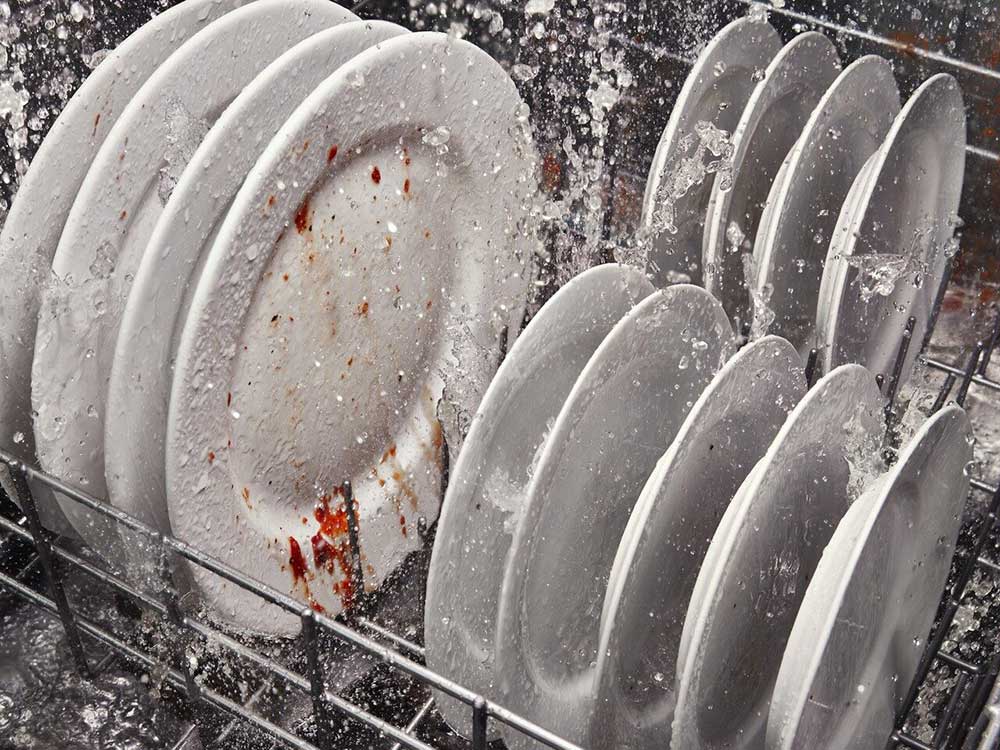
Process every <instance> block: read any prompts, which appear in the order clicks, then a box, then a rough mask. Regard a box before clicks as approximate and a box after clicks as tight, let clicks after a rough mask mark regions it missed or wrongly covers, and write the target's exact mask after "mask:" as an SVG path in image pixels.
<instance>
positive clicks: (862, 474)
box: [670, 365, 885, 748]
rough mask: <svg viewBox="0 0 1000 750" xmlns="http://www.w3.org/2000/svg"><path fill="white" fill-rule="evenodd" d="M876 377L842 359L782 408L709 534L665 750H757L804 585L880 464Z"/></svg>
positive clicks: (686, 626)
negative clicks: (770, 437) (764, 446)
mask: <svg viewBox="0 0 1000 750" xmlns="http://www.w3.org/2000/svg"><path fill="white" fill-rule="evenodd" d="M884 429H885V428H884V424H883V419H882V397H881V394H880V393H879V389H878V387H877V386H876V385H875V376H874V375H873V374H872V373H870V372H869V371H868V370H866V369H865V368H863V367H861V366H859V365H845V366H843V367H840V368H838V369H836V370H834V371H833V372H831V373H830V374H829V375H827V376H826V377H825V378H823V379H822V380H820V381H819V382H818V383H817V384H816V385H815V386H814V387H813V388H812V389H811V390H810V391H809V393H808V394H807V395H806V397H805V398H804V399H802V401H801V402H800V403H799V405H798V406H797V407H796V408H795V410H794V411H792V413H791V414H790V415H789V416H788V419H787V420H786V421H785V424H784V425H783V426H782V428H781V431H780V432H779V433H778V436H777V437H776V438H775V439H774V442H773V443H772V444H771V447H770V448H769V449H768V451H767V453H766V454H765V456H764V458H762V459H761V460H760V462H758V464H757V466H756V467H755V469H754V471H753V472H752V474H751V475H750V476H749V477H748V479H747V480H746V481H745V482H744V484H743V485H742V486H741V487H740V490H739V492H738V493H737V497H736V499H734V501H733V502H732V504H730V506H729V508H728V509H727V510H726V513H725V515H724V516H723V519H722V521H721V522H720V523H719V527H718V529H717V531H716V532H715V535H714V536H713V537H712V542H711V544H710V545H709V551H708V553H707V554H706V559H705V563H704V564H703V565H702V569H701V571H700V572H699V574H698V579H697V582H696V583H695V587H694V590H693V592H692V595H691V601H690V603H689V605H688V610H687V616H686V618H685V622H684V629H683V632H682V634H681V642H680V649H679V651H678V661H677V687H676V695H677V704H676V708H675V713H674V723H673V731H672V740H671V743H670V746H671V747H674V748H700V747H728V748H756V747H760V746H761V744H762V743H763V741H764V732H765V726H766V722H767V714H768V706H769V703H770V697H771V690H772V689H773V686H774V679H775V676H776V674H777V671H778V667H779V666H780V663H781V655H782V651H783V646H784V642H785V641H786V640H787V638H788V634H789V632H790V631H791V628H792V623H793V622H794V620H795V615H796V613H797V611H798V608H799V603H800V602H801V600H802V596H803V595H804V594H805V588H806V585H807V583H808V581H809V579H810V577H811V576H812V574H813V571H814V570H815V568H816V564H817V563H818V561H819V558H820V555H821V553H822V551H823V548H824V547H825V546H826V543H827V542H828V541H829V539H830V536H831V535H832V534H833V530H834V528H835V527H836V525H837V522H838V521H839V520H840V518H841V517H842V516H843V514H844V513H845V512H846V511H847V508H848V507H849V506H850V503H851V501H852V500H854V498H855V497H856V496H857V495H858V494H860V491H861V488H862V487H863V484H864V482H865V481H866V480H867V479H868V478H870V476H872V475H874V474H875V473H877V472H878V471H879V470H880V469H881V466H880V459H879V458H878V456H879V448H880V445H881V438H882V432H883V431H884Z"/></svg>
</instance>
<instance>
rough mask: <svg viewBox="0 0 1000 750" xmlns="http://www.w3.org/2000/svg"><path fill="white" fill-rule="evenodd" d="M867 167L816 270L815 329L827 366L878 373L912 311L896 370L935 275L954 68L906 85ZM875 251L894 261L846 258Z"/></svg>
mask: <svg viewBox="0 0 1000 750" xmlns="http://www.w3.org/2000/svg"><path fill="white" fill-rule="evenodd" d="M871 170H872V171H871V175H870V177H869V178H868V180H866V182H865V184H864V185H863V187H862V188H861V190H862V193H861V194H860V195H859V196H858V198H857V201H858V205H857V208H856V211H855V212H854V213H853V215H851V216H850V217H849V218H850V223H849V227H848V228H847V229H846V231H844V233H843V235H842V238H843V244H842V245H841V246H840V247H839V248H834V247H833V245H831V252H830V255H829V256H828V258H827V268H828V269H830V270H829V271H828V272H827V273H825V274H824V286H826V285H829V286H830V290H829V293H828V299H829V302H828V304H827V305H825V306H821V307H820V308H819V309H818V310H817V332H818V336H819V341H820V343H821V344H822V345H823V347H824V348H823V356H824V364H825V366H826V367H827V368H828V369H829V368H832V367H836V366H837V365H838V364H841V363H843V362H857V363H859V364H863V365H865V366H866V367H868V368H869V369H870V370H872V371H873V372H881V373H884V374H886V375H887V376H888V375H889V374H890V371H891V369H892V366H893V363H894V361H895V358H896V353H897V351H898V349H899V345H900V342H901V341H902V337H903V329H904V328H905V326H906V321H907V318H909V316H911V315H913V316H915V317H916V319H917V323H916V326H915V328H914V331H913V338H912V342H913V343H912V345H911V346H910V347H909V349H908V351H907V359H906V361H905V363H904V366H903V370H902V377H903V379H905V378H907V377H908V376H909V373H910V371H911V370H912V368H913V362H914V361H915V360H916V357H917V354H918V353H919V349H920V342H922V341H923V340H924V335H925V333H926V331H927V326H928V322H929V318H930V314H931V308H932V307H933V304H934V299H935V296H936V294H937V291H938V287H939V286H940V284H941V280H942V278H943V277H944V272H945V267H946V265H947V263H948V256H947V253H946V251H947V249H948V242H949V240H951V238H952V235H953V234H954V228H955V219H956V217H957V215H958V213H957V212H958V205H959V201H960V199H961V196H962V178H963V175H964V171H965V106H964V104H963V102H962V93H961V91H960V89H959V86H958V83H957V82H956V81H955V79H954V78H952V77H951V76H950V75H947V74H945V73H941V74H938V75H936V76H933V77H932V78H929V79H928V80H927V81H925V82H924V83H923V84H922V85H921V86H920V88H918V89H917V90H916V91H915V92H914V93H913V95H912V96H911V97H910V99H909V101H907V102H906V105H905V106H904V107H903V110H902V111H901V112H900V113H899V116H898V117H897V118H896V120H895V122H894V123H893V125H892V129H891V130H890V131H889V135H888V136H887V137H886V141H885V145H883V146H882V148H881V149H879V151H878V156H877V158H876V159H875V161H874V163H873V164H872V165H871ZM880 256H881V259H882V260H885V259H889V258H890V257H891V258H893V259H894V260H896V261H898V262H899V263H900V264H901V265H902V268H899V267H898V266H897V268H896V269H893V270H890V271H889V273H888V275H885V274H884V273H882V272H876V270H875V269H872V270H871V271H868V272H866V273H864V274H862V273H859V270H858V268H857V267H856V266H853V265H851V263H850V262H849V261H848V258H851V257H853V258H854V259H855V261H857V260H858V259H859V258H862V257H868V258H870V260H871V261H872V262H874V263H876V264H878V265H879V266H882V267H883V268H885V266H884V263H880ZM893 277H895V278H893ZM823 291H826V290H823ZM823 298H824V296H823V295H822V294H821V297H820V299H821V300H822V299H823Z"/></svg>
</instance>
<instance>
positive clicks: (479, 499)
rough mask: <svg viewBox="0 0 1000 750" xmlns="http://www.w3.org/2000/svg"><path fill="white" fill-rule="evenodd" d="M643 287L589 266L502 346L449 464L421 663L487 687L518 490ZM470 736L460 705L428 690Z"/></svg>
mask: <svg viewBox="0 0 1000 750" xmlns="http://www.w3.org/2000/svg"><path fill="white" fill-rule="evenodd" d="M652 291H653V285H652V284H651V283H650V282H649V281H648V280H647V279H646V277H645V276H644V275H642V273H641V272H639V271H638V270H635V269H632V268H629V267H627V266H619V265H615V264H606V265H602V266H597V267H596V268H592V269H590V270H588V271H584V272H583V273H581V274H580V275H578V276H576V277H575V278H573V279H572V280H571V281H570V282H569V283H568V284H566V286H564V287H563V288H562V289H560V290H559V291H558V292H556V294H555V295H554V296H553V297H552V298H551V299H550V300H549V301H548V302H546V303H545V305H544V306H543V307H542V309H541V310H539V311H538V313H537V314H536V315H535V317H534V318H532V320H531V323H529V324H528V327H527V328H525V329H524V331H523V332H522V333H521V335H520V336H519V337H518V339H517V342H516V343H515V344H514V346H513V348H512V349H511V350H510V352H509V353H508V354H507V358H506V359H505V360H504V362H503V364H502V365H501V366H500V369H499V370H497V374H496V377H494V378H493V381H492V382H491V383H490V387H489V390H487V391H486V395H485V396H484V397H483V402H482V404H481V405H480V407H479V411H478V412H477V413H476V417H475V419H474V420H473V423H472V428H471V429H470V430H469V434H468V436H467V437H466V439H465V443H464V445H463V447H462V452H461V453H460V454H459V456H458V462H457V463H456V464H455V466H454V468H453V469H452V470H451V473H450V476H449V481H448V492H447V494H446V495H445V498H444V503H443V505H442V507H441V517H440V518H439V519H438V527H437V535H436V537H435V540H434V553H433V554H432V555H431V564H430V571H429V572H428V575H427V599H426V604H425V608H424V623H425V626H424V633H425V635H424V639H425V643H424V648H425V650H426V653H427V666H429V667H430V668H431V669H434V670H435V671H436V672H438V673H439V674H443V675H445V676H447V677H449V678H450V679H452V680H455V681H456V682H458V683H459V684H461V685H465V686H466V687H467V688H469V689H470V690H475V691H477V692H479V693H482V694H483V695H489V696H492V695H495V694H496V686H495V677H494V673H493V662H494V651H495V649H494V642H493V636H494V634H495V632H496V616H497V597H498V596H499V593H500V584H501V582H502V579H503V572H504V565H505V561H506V559H507V551H508V550H509V549H510V542H511V539H512V537H513V534H514V531H515V530H516V529H517V527H518V525H519V522H520V519H521V510H522V504H523V501H524V495H525V491H526V490H527V488H528V483H529V481H530V480H531V477H532V475H533V474H534V470H535V461H536V459H537V458H539V454H540V449H541V448H542V446H543V444H544V442H545V438H546V436H547V435H548V433H549V430H551V429H552V425H553V423H554V422H555V418H556V416H557V415H558V414H559V409H560V408H561V407H562V405H563V402H564V401H565V400H566V396H567V395H568V394H569V392H570V389H571V388H572V387H573V384H574V383H575V382H576V379H577V377H578V376H579V374H580V372H581V371H582V370H583V368H584V366H585V365H586V364H587V362H588V361H589V360H590V358H591V356H592V355H593V353H594V351H595V350H596V349H597V347H598V346H599V345H600V343H601V342H602V341H603V340H604V337H605V336H606V335H607V334H608V333H609V332H610V331H611V329H612V327H613V326H614V325H615V324H616V323H617V322H618V321H619V320H621V319H622V317H624V316H625V314H626V313H627V312H628V311H629V310H631V309H632V308H633V307H634V306H635V305H636V304H637V303H638V302H639V301H640V300H641V299H643V298H644V297H647V296H648V295H649V294H651V293H652ZM437 707H438V710H439V711H440V712H441V714H442V715H443V716H444V718H445V719H446V720H447V721H448V723H449V724H450V725H451V726H452V727H453V728H455V729H456V730H458V731H460V732H461V733H462V734H464V735H465V736H471V734H470V733H471V728H472V723H471V714H470V712H469V708H468V706H466V704H464V703H461V702H459V701H456V700H455V699H453V698H449V697H448V696H446V695H444V694H442V693H438V694H437Z"/></svg>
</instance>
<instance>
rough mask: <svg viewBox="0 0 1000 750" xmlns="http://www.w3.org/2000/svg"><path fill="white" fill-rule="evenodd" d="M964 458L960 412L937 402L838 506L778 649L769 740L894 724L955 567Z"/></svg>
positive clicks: (967, 453) (801, 739)
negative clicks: (879, 470)
mask: <svg viewBox="0 0 1000 750" xmlns="http://www.w3.org/2000/svg"><path fill="white" fill-rule="evenodd" d="M971 460H972V428H971V426H970V424H969V420H968V418H967V417H966V415H965V412H964V411H963V410H962V409H961V408H960V407H958V406H954V405H953V406H949V407H947V408H945V409H942V410H941V411H939V412H938V413H937V414H935V415H934V416H933V417H931V418H930V419H928V420H927V421H926V422H925V423H924V424H923V426H922V427H921V428H920V430H919V431H918V432H917V433H916V434H915V435H914V436H913V438H912V439H911V440H910V442H909V444H908V445H907V446H906V448H905V449H904V450H903V451H902V453H901V454H900V456H899V461H898V463H896V465H895V466H893V467H892V469H891V470H890V471H889V472H888V474H887V475H885V476H883V477H881V478H880V480H879V482H878V483H877V484H876V485H875V486H873V487H872V488H871V489H870V490H869V491H868V492H866V493H865V495H864V496H863V497H862V498H860V499H859V500H857V501H856V502H855V503H854V505H852V506H851V509H850V510H849V511H848V512H847V515H845V516H844V519H843V521H841V523H840V526H838V527H837V530H836V532H834V535H833V537H832V538H831V539H830V544H829V545H828V546H827V548H826V551H825V552H824V553H823V557H822V559H821V560H820V562H819V565H818V566H817V568H816V575H815V576H814V577H813V579H812V581H810V583H809V588H808V589H807V590H806V594H805V598H804V599H803V600H802V606H801V608H800V610H799V615H798V617H797V618H796V619H795V626H794V627H793V628H792V632H791V635H790V637H789V639H788V646H787V647H786V648H785V655H784V658H783V659H782V662H781V669H780V670H779V671H778V679H777V684H776V685H775V689H774V697H773V699H772V702H771V715H770V718H769V719H768V724H767V747H768V749H769V750H800V749H801V750H806V749H807V748H810V749H811V748H819V747H829V748H841V747H843V748H848V747H882V746H883V745H884V744H885V742H886V740H887V738H888V737H889V735H891V734H892V729H893V723H894V721H895V718H896V714H897V712H898V711H899V709H900V707H901V705H900V704H901V702H902V699H903V697H904V696H905V694H906V691H907V690H908V689H909V687H910V683H911V682H912V681H913V677H914V675H915V674H916V671H917V665H918V663H919V661H920V658H921V656H922V655H923V652H924V648H925V646H926V643H927V637H928V635H929V634H930V630H931V626H932V625H933V624H934V615H935V612H936V611H937V606H938V603H939V601H940V599H941V592H942V591H943V590H944V587H945V581H946V580H947V578H948V571H949V570H950V568H951V560H952V555H953V554H954V551H955V544H956V542H957V541H958V532H959V529H960V528H961V525H962V514H963V510H964V508H965V502H966V496H967V495H968V491H969V478H968V476H967V473H966V466H967V464H968V463H969V461H971ZM830 706H836V707H837V710H836V711H830V710H829V707H830Z"/></svg>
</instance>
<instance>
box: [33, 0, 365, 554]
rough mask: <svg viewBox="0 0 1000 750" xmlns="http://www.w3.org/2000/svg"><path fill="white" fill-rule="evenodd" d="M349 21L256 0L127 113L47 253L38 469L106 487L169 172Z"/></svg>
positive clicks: (202, 37)
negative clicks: (115, 388) (265, 78)
mask: <svg viewBox="0 0 1000 750" xmlns="http://www.w3.org/2000/svg"><path fill="white" fill-rule="evenodd" d="M354 19H356V16H354V14H352V13H350V12H349V11H347V10H345V9H343V8H341V7H340V6H339V5H336V4H334V3H331V2H327V0H288V1H287V2H286V0H257V2H254V3H252V4H251V5H248V6H246V7H244V8H241V9H239V10H236V11H233V12H232V13H229V14H227V15H226V16H225V17H223V18H221V19H219V20H218V21H216V22H215V23H213V24H212V25H211V26H209V27H208V28H206V29H204V30H203V31H201V32H200V33H198V34H197V35H195V36H194V37H192V38H191V39H190V40H188V41H187V42H186V43H185V44H184V45H183V46H182V47H181V48H180V49H178V50H177V51H176V52H175V53H174V54H173V55H171V56H170V57H169V58H168V59H167V60H166V62H164V63H163V65H161V66H160V67H159V69H158V70H157V71H156V72H155V73H154V74H153V75H152V76H150V78H149V80H148V81H146V83H145V84H144V85H143V86H142V88H141V89H140V90H139V92H138V93H137V94H136V95H135V98H133V100H132V101H131V102H130V103H129V105H128V107H127V108H126V109H125V111H124V112H122V115H121V117H120V118H119V119H118V122H117V123H115V126H114V128H113V129H112V131H111V133H109V134H108V137H107V139H106V140H105V142H104V144H103V145H102V146H101V149H100V151H99V152H98V153H97V156H96V157H95V158H94V162H93V164H92V165H91V168H90V171H89V172H88V173H87V178H86V180H85V182H84V185H83V188H82V189H81V191H80V194H79V195H78V196H77V199H76V201H75V202H74V203H73V209H72V211H70V214H69V218H68V219H67V220H66V227H65V230H64V231H63V235H62V239H60V241H59V247H58V248H57V250H56V254H55V257H54V258H53V260H52V271H53V274H54V275H55V277H57V278H56V279H55V280H53V281H52V282H51V283H50V284H49V286H48V288H47V289H46V290H45V291H44V292H43V294H42V306H41V310H40V312H39V317H38V332H37V336H36V344H37V345H36V348H35V360H34V363H33V365H32V383H31V398H32V405H33V407H34V409H35V411H36V412H37V416H36V417H35V442H36V445H37V451H38V458H39V461H40V462H41V465H42V467H43V468H44V469H46V470H47V471H49V472H51V473H53V474H55V475H56V476H58V477H60V478H61V479H64V480H66V481H68V482H70V483H71V484H74V485H79V486H82V487H84V488H85V489H87V491H88V492H90V493H92V494H94V495H96V496H97V497H105V496H106V495H107V486H106V483H105V480H104V407H105V398H106V395H107V384H108V377H109V374H110V372H111V360H112V358H113V355H114V348H115V342H116V340H117V335H118V321H119V320H120V317H121V311H122V308H123V307H124V303H125V299H126V296H127V294H128V291H129V287H130V285H131V281H132V279H133V277H134V275H135V272H136V270H137V269H138V267H139V262H140V260H141V259H142V254H143V252H144V251H145V249H146V244H147V242H148V241H149V238H150V236H151V234H152V233H153V228H154V227H155V226H156V222H157V220H158V219H159V217H160V215H161V214H162V213H163V204H164V203H165V202H166V200H167V198H168V196H169V194H170V191H171V190H172V189H173V185H174V181H175V180H176V178H178V177H180V175H181V172H182V170H183V169H184V167H185V166H186V164H187V162H188V160H189V159H190V157H191V155H192V154H193V153H194V151H195V150H196V149H197V147H198V145H199V144H200V143H201V140H202V138H203V137H204V135H205V133H206V132H207V131H208V129H209V127H210V126H211V124H212V122H213V121H214V120H215V119H217V118H218V116H219V115H220V114H221V113H222V111H223V110H224V109H225V108H226V106H227V105H228V104H229V103H230V102H231V101H232V100H233V99H234V98H235V97H236V96H237V95H238V94H239V93H240V91H241V90H242V89H243V87H244V86H246V85H247V84H248V83H249V82H250V81H252V80H253V78H254V76H255V75H256V74H257V73H258V72H259V71H260V70H262V69H263V68H264V67H265V66H266V65H267V64H268V63H269V62H270V61H271V60H273V59H274V58H276V57H277V56H278V55H280V54H281V53H283V52H284V51H285V50H287V49H288V48H289V47H291V46H292V45H293V44H295V43H296V42H298V41H300V40H301V39H303V38H305V37H306V36H309V35H310V34H313V33H315V32H317V31H320V30H322V29H324V28H326V27H328V26H332V25H334V24H338V23H343V22H345V21H349V20H354ZM116 439H124V438H119V437H116ZM61 505H62V508H63V512H64V513H66V515H67V517H68V518H69V519H70V521H71V522H72V523H73V525H74V526H75V527H76V529H77V531H79V533H80V534H81V536H83V537H84V539H88V540H91V541H92V543H93V544H94V546H97V547H99V548H103V547H107V542H106V541H102V540H104V539H106V533H105V527H104V525H103V524H100V523H94V519H93V514H92V513H90V512H89V511H88V510H87V509H86V508H82V507H81V506H79V505H78V504H76V503H74V502H72V501H69V500H65V499H63V500H61Z"/></svg>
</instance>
